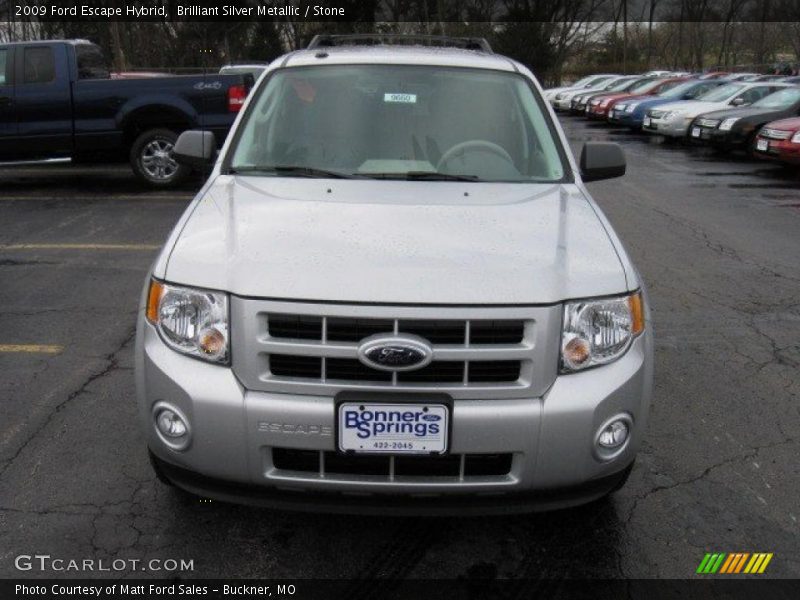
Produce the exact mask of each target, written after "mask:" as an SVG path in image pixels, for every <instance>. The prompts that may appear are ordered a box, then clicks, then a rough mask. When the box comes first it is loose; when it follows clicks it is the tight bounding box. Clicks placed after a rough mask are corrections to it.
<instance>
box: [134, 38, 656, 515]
mask: <svg viewBox="0 0 800 600" xmlns="http://www.w3.org/2000/svg"><path fill="white" fill-rule="evenodd" d="M411 39H412V41H414V42H416V43H415V44H409V43H408V41H409V38H399V39H387V38H385V37H382V38H380V39H379V40H376V39H374V38H363V37H356V38H353V37H349V38H348V37H341V36H338V37H337V36H328V37H322V38H317V39H315V41H313V42H312V43H311V45H310V46H309V48H308V49H306V50H303V51H299V52H295V53H292V54H289V55H287V56H284V57H282V58H280V59H278V60H276V61H275V62H274V63H272V64H271V65H270V66H269V67H268V68H267V70H266V71H265V72H264V74H263V75H262V76H261V77H260V79H259V81H258V82H257V84H256V87H255V89H254V91H253V93H252V94H251V95H250V97H249V98H248V100H247V102H246V104H245V106H244V108H243V110H242V112H241V114H240V116H239V117H238V119H237V121H236V123H235V124H234V127H233V130H232V132H231V135H230V136H229V138H228V140H227V141H226V143H225V145H224V147H223V148H222V149H221V150H220V153H219V155H217V154H216V150H215V145H214V144H213V143H212V142H213V140H212V139H211V137H210V136H211V134H210V133H207V132H202V131H188V132H185V133H184V134H182V135H181V137H180V138H179V140H178V142H177V144H176V147H175V157H176V159H177V160H178V161H180V162H181V163H182V164H187V165H193V166H195V167H200V166H202V165H203V164H207V165H209V168H211V165H212V164H213V168H212V171H211V175H210V177H209V179H208V181H207V183H206V184H205V185H204V187H203V188H202V190H201V191H200V193H199V194H198V195H197V197H196V198H195V199H194V201H193V202H192V203H191V205H190V206H189V207H188V209H187V210H186V212H185V214H184V215H183V216H182V218H181V219H180V221H179V223H178V224H177V226H176V227H175V229H174V231H173V232H172V234H171V235H170V237H169V239H168V241H167V243H166V245H165V247H164V249H163V251H162V252H161V254H160V256H159V257H158V259H157V260H156V261H155V263H154V265H153V267H152V272H151V273H150V274H149V276H148V279H147V283H146V286H145V290H144V293H143V294H142V301H141V314H140V318H139V327H138V335H137V347H136V382H137V387H138V402H139V409H140V416H141V425H142V427H143V428H144V432H145V435H146V439H147V444H148V446H149V450H150V455H151V461H152V464H153V466H154V468H155V470H156V473H157V474H158V476H159V478H160V479H161V480H162V481H164V482H168V483H172V484H174V485H176V486H178V487H179V488H182V489H184V490H187V491H189V492H191V493H195V494H200V495H204V496H206V497H211V498H216V499H222V500H231V501H238V502H246V503H254V504H264V505H269V506H277V507H284V508H317V509H323V510H332V511H333V510H346V511H360V512H363V511H385V510H394V511H397V512H433V513H436V512H444V511H466V512H476V513H485V512H507V511H522V510H532V509H534V510H539V509H547V508H556V507H563V506H570V505H575V504H579V503H583V502H589V501H592V500H594V499H597V498H600V497H602V496H604V495H606V494H608V493H609V492H611V491H613V490H615V489H617V488H618V487H619V486H621V485H622V484H623V483H624V481H625V479H626V478H627V476H628V474H629V472H630V469H631V467H632V464H633V461H634V457H635V454H636V451H637V448H638V446H639V445H640V442H641V440H642V436H643V433H644V428H645V424H646V421H647V415H648V405H649V402H650V396H651V387H652V370H653V342H652V334H651V327H650V323H649V316H648V314H649V313H648V309H647V302H646V295H645V293H644V289H643V284H642V281H641V279H640V277H639V275H638V273H637V271H636V269H635V268H634V266H633V264H632V263H631V261H630V259H629V258H628V256H627V254H626V252H625V250H624V248H623V246H622V244H621V243H620V241H619V239H618V238H617V236H616V235H615V233H614V231H613V230H612V228H611V226H610V224H609V222H608V221H607V219H606V218H605V216H604V215H603V214H602V212H601V211H600V209H599V208H598V207H597V205H596V204H595V202H594V201H593V200H592V198H591V197H590V195H589V193H588V191H587V190H586V188H585V187H584V182H586V181H590V180H594V179H603V178H608V177H615V176H617V175H621V174H623V173H624V171H625V162H624V157H623V155H622V152H621V150H620V148H619V147H618V146H616V145H614V144H603V143H595V144H586V145H585V146H584V148H583V150H582V155H581V160H580V163H579V164H578V163H576V161H575V160H574V159H573V158H572V156H571V153H570V150H569V147H568V145H567V140H566V139H565V137H564V134H563V132H562V131H561V129H560V127H559V126H558V124H557V123H556V121H555V119H554V116H553V113H552V111H551V110H550V108H549V107H548V106H547V104H546V103H545V101H544V99H543V96H542V92H541V89H540V87H539V84H538V83H537V82H536V80H535V79H534V77H533V75H532V74H531V73H530V71H528V69H526V68H525V67H524V66H523V65H521V64H519V63H516V62H514V61H512V60H509V59H508V58H505V57H502V56H498V55H495V54H492V52H491V49H490V48H489V47H488V45H487V44H486V43H485V41H482V40H474V39H459V38H457V39H452V38H451V39H446V40H442V39H440V38H435V39H434V38H411ZM365 41H366V42H368V43H370V45H369V46H368V47H365V46H364V43H365ZM433 43H437V44H438V46H437V47H431V45H432V44H433Z"/></svg>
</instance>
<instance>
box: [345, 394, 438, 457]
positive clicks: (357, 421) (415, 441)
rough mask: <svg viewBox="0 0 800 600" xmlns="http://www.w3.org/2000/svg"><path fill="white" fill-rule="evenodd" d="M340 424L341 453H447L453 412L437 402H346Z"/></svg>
mask: <svg viewBox="0 0 800 600" xmlns="http://www.w3.org/2000/svg"><path fill="white" fill-rule="evenodd" d="M338 425H339V434H338V436H339V450H341V451H342V452H357V453H362V452H363V453H370V454H374V453H387V454H444V453H445V452H447V440H448V431H449V427H450V412H449V409H448V407H447V406H446V405H444V404H436V403H415V404H411V403H402V404H388V403H386V404H384V403H368V402H343V403H342V404H340V405H339V415H338Z"/></svg>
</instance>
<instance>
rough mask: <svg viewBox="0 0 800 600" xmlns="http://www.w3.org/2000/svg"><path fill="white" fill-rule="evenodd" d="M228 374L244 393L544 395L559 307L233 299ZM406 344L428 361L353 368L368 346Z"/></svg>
mask: <svg viewBox="0 0 800 600" xmlns="http://www.w3.org/2000/svg"><path fill="white" fill-rule="evenodd" d="M231 302H232V306H231V318H232V330H231V338H232V340H233V344H234V345H233V348H232V356H233V369H234V372H235V373H236V375H237V377H238V378H239V380H240V381H241V382H242V384H243V385H244V386H245V388H247V389H252V390H258V391H266V392H280V393H295V394H306V395H308V394H310V395H325V396H335V395H336V394H337V393H339V392H341V391H347V390H352V391H365V390H366V391H381V390H386V391H413V392H440V393H441V392H443V393H447V394H449V395H450V396H452V397H454V398H474V399H483V398H524V397H528V398H530V397H536V396H539V395H540V394H541V393H543V392H544V391H545V390H546V389H547V388H548V387H549V385H550V384H551V383H552V381H553V380H554V379H555V376H556V373H557V366H558V364H557V363H558V344H559V337H560V335H559V333H560V319H561V308H560V306H557V305H555V306H545V307H535V306H534V307H519V306H511V307H447V306H444V307H437V306H417V307H415V306H387V305H376V306H373V305H343V304H314V303H307V302H297V303H295V302H282V301H269V300H257V299H244V298H235V297H234V298H232V300H231ZM377 334H386V335H402V334H411V335H414V336H419V337H421V338H423V339H424V340H426V341H427V342H428V343H429V344H430V346H431V348H432V350H433V359H432V361H431V362H430V363H429V364H428V365H426V366H424V367H422V368H420V369H416V370H411V371H403V372H392V371H383V370H379V369H374V368H372V367H371V366H369V365H366V364H364V363H362V362H361V361H360V360H359V355H358V349H359V346H360V344H361V342H362V340H364V339H365V338H368V337H370V336H373V335H377Z"/></svg>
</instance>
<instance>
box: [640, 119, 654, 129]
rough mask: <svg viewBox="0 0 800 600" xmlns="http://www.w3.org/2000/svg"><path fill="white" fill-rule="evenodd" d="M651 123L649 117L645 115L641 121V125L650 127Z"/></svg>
mask: <svg viewBox="0 0 800 600" xmlns="http://www.w3.org/2000/svg"><path fill="white" fill-rule="evenodd" d="M652 123H653V122H652V121H651V120H650V117H645V118H644V121H642V126H644V127H650V126H651V125H652Z"/></svg>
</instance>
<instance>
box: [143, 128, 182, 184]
mask: <svg viewBox="0 0 800 600" xmlns="http://www.w3.org/2000/svg"><path fill="white" fill-rule="evenodd" d="M177 139H178V134H176V133H175V132H174V131H170V130H169V129H149V130H147V131H145V132H144V133H143V134H141V135H140V136H139V137H137V138H136V141H134V142H133V146H131V154H130V161H131V167H133V173H134V175H136V176H137V177H138V178H139V179H141V180H142V181H144V182H145V183H147V184H148V185H151V186H154V187H160V188H167V187H172V186H174V185H177V184H179V183H180V182H181V181H183V180H184V179H186V177H187V176H188V175H189V173H190V172H191V170H190V169H189V168H188V167H184V166H182V165H179V164H178V163H177V162H175V159H174V158H172V149H173V148H174V146H175V141H176V140H177Z"/></svg>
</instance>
